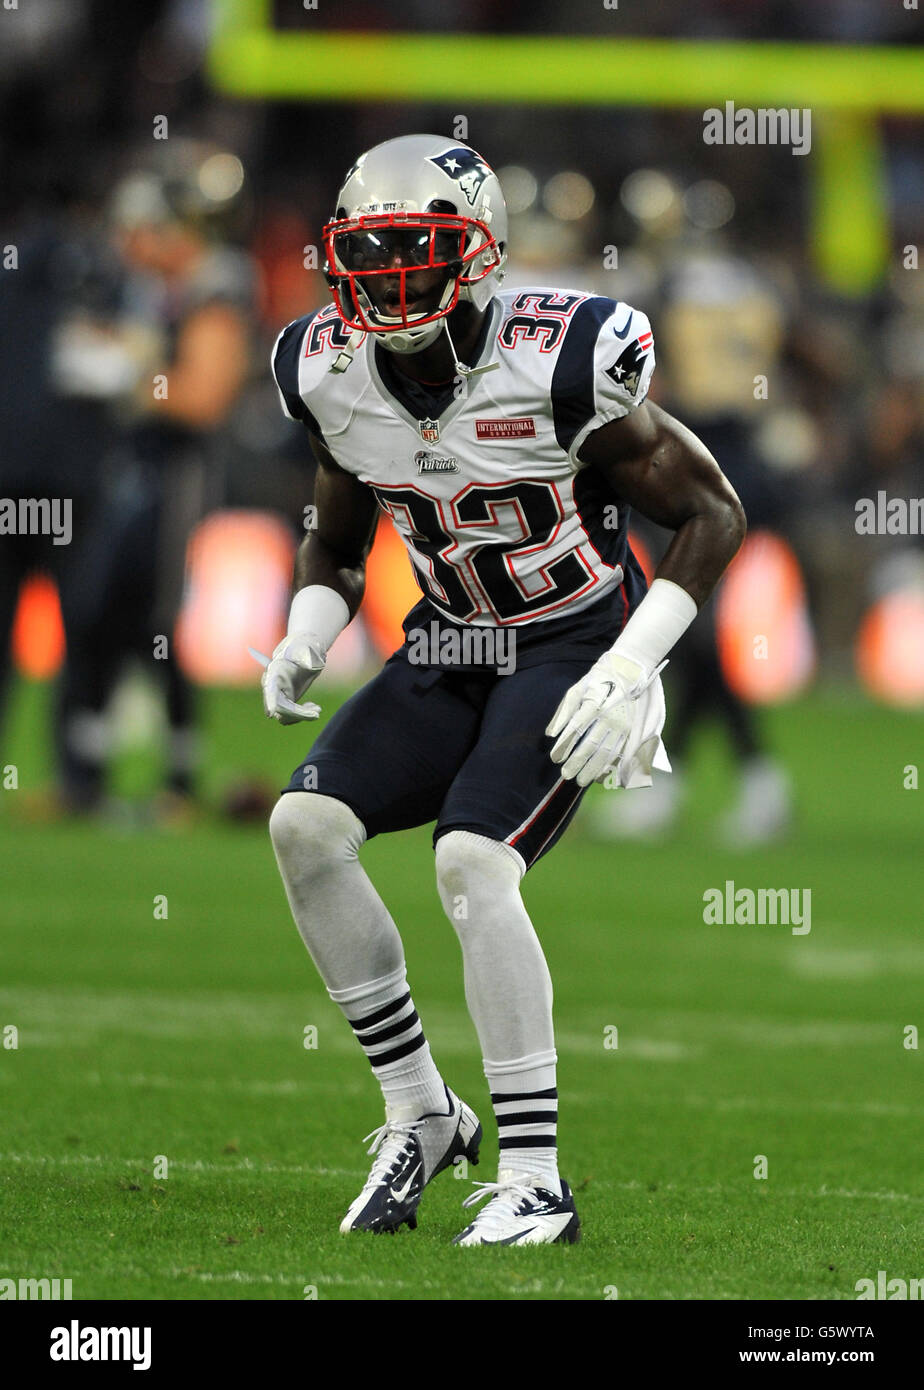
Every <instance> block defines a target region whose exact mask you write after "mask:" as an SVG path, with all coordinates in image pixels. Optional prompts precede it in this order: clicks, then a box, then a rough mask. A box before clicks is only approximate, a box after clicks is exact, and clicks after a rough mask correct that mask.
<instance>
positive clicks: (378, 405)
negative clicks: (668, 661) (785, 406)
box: [272, 288, 654, 626]
mask: <svg viewBox="0 0 924 1390" xmlns="http://www.w3.org/2000/svg"><path fill="white" fill-rule="evenodd" d="M349 338H350V331H349V329H347V328H346V327H345V326H344V324H343V323H342V322H341V320H340V318H339V317H338V314H337V310H336V308H335V307H334V306H333V305H331V306H329V307H328V308H325V309H322V310H320V312H318V313H316V314H313V315H308V316H307V317H305V318H301V319H296V320H295V321H294V322H293V323H291V324H289V325H288V327H287V328H285V329H284V330H283V332H282V333H281V334H280V336H279V338H278V339H277V342H276V345H275V347H274V349H273V356H272V361H273V372H274V375H275V378H276V383H277V385H278V387H279V392H280V397H281V400H282V405H283V409H284V410H285V413H286V414H287V415H288V416H289V417H290V418H291V419H293V420H300V421H302V422H303V423H304V424H305V425H306V426H308V428H309V429H310V430H311V431H312V432H313V433H314V434H316V435H318V436H319V437H320V438H321V439H322V440H323V442H324V443H325V444H326V446H327V448H328V449H329V450H330V453H331V454H332V455H333V457H334V459H335V460H336V462H337V463H338V464H339V466H340V467H341V468H343V469H345V470H346V471H347V472H349V473H352V474H354V475H355V476H356V477H357V478H358V479H359V480H360V481H361V482H363V483H366V484H367V485H368V486H369V487H370V488H372V490H373V491H374V493H375V496H376V498H377V499H378V503H379V506H380V507H381V508H382V510H383V511H384V512H386V513H387V514H388V515H389V516H390V517H391V519H392V520H393V522H394V524H395V527H396V528H397V530H398V532H399V534H400V535H401V537H402V539H403V540H404V543H405V545H406V546H407V549H408V553H409V555H410V558H411V562H412V564H413V567H414V572H415V574H416V576H417V579H418V582H419V584H420V587H421V589H422V590H423V593H424V594H425V595H426V597H427V598H428V599H429V600H430V602H431V603H432V604H433V605H434V606H435V607H436V608H437V609H438V610H439V611H440V612H441V613H443V614H445V615H446V616H447V617H448V618H450V619H451V620H453V621H456V622H461V623H467V624H474V625H477V626H508V625H523V624H530V623H534V622H539V621H544V620H548V619H552V618H561V617H563V616H566V615H568V614H573V613H578V612H580V611H581V610H582V609H584V608H586V607H588V606H589V605H591V604H593V603H596V602H597V601H598V600H599V599H602V598H603V597H604V596H605V595H606V594H609V593H611V592H613V591H615V590H617V589H618V588H619V586H620V585H622V584H623V581H624V578H625V570H626V564H627V560H629V559H630V558H631V557H630V552H629V549H628V536H627V512H628V509H627V508H626V507H625V506H623V505H621V504H620V503H619V501H618V499H617V498H615V497H614V496H613V494H612V491H611V490H610V489H608V488H607V487H606V486H605V485H604V483H603V480H602V479H601V478H600V476H599V475H598V474H597V473H596V471H595V470H594V469H592V468H586V467H584V466H583V465H582V463H581V461H580V460H579V458H578V452H579V450H580V448H581V445H582V444H583V442H584V440H585V439H586V438H587V436H588V435H589V434H590V433H591V432H592V431H594V430H596V429H598V428H599V427H600V426H601V425H605V424H607V423H608V422H609V421H611V420H618V419H620V418H622V417H623V416H625V415H627V414H629V413H630V412H631V411H633V410H635V409H637V407H638V406H639V405H640V404H641V402H642V401H643V400H644V399H645V397H646V395H647V393H648V386H649V383H650V380H651V374H652V371H653V369H654V347H653V343H652V334H651V327H650V325H649V322H648V319H647V318H646V316H645V315H644V314H643V313H642V312H641V311H640V310H638V309H633V308H632V307H630V306H629V305H627V304H622V303H618V302H616V301H614V300H612V299H607V298H604V297H603V296H600V295H593V294H585V293H579V292H576V291H575V292H572V291H568V290H555V289H547V288H536V289H525V290H524V289H516V290H510V291H506V292H504V293H501V294H498V295H497V296H495V298H494V299H493V300H492V301H491V303H490V305H489V307H488V311H487V314H486V319H485V325H484V329H483V332H482V335H481V339H480V350H479V354H478V357H477V361H476V362H475V363H474V366H475V367H476V368H477V367H483V366H485V365H486V364H489V363H491V362H492V361H493V362H494V363H496V369H495V370H491V371H488V372H482V373H481V374H479V375H472V376H471V377H469V378H468V379H466V380H464V381H463V380H461V379H460V381H459V384H458V387H457V388H456V390H455V392H454V395H453V398H452V399H451V400H450V402H449V404H448V405H447V406H446V408H445V409H444V410H442V412H441V413H440V414H439V418H438V419H434V418H432V416H431V415H430V414H429V413H425V412H423V411H421V413H420V417H419V418H418V417H417V416H415V415H414V414H413V413H412V411H411V410H409V409H408V408H407V406H406V405H405V404H403V403H402V401H401V400H399V399H398V398H397V397H396V395H395V394H394V393H393V392H392V391H391V390H390V389H389V387H388V385H387V384H386V379H385V378H386V376H387V372H385V371H383V364H382V361H381V355H382V350H381V349H379V351H378V353H377V352H376V345H375V343H374V341H373V339H372V337H371V336H370V335H367V336H366V337H365V339H364V340H363V342H362V343H361V345H360V346H359V348H358V350H357V351H356V354H355V357H354V360H353V362H352V363H351V365H350V366H349V367H348V369H347V370H346V371H342V372H332V371H331V367H332V365H333V363H334V362H335V361H336V360H337V358H338V356H339V354H340V352H341V351H342V350H343V348H344V347H345V346H346V344H347V342H348V341H349ZM386 365H387V364H386ZM627 608H628V603H627Z"/></svg>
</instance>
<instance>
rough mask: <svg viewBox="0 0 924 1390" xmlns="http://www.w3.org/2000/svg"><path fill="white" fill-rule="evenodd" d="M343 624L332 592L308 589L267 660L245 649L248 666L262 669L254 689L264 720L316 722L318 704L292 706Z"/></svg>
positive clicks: (346, 614) (342, 605)
mask: <svg viewBox="0 0 924 1390" xmlns="http://www.w3.org/2000/svg"><path fill="white" fill-rule="evenodd" d="M349 621H350V610H349V608H348V607H347V605H346V602H345V600H344V599H343V598H342V597H341V595H340V594H338V593H337V592H336V590H334V589H329V588H327V587H326V585H323V584H310V585H307V586H306V587H305V588H304V589H300V590H299V591H298V593H297V594H296V595H295V597H294V599H293V600H292V607H291V610H290V612H289V631H288V632H287V633H286V635H285V637H283V639H282V641H281V642H280V643H279V645H278V647H277V648H276V650H275V651H274V652H273V655H272V657H268V656H263V654H262V653H261V652H257V651H254V649H253V647H249V648H248V650H249V652H250V655H251V656H252V657H253V659H254V661H258V662H259V663H260V665H261V666H263V667H264V668H265V669H264V671H263V675H262V677H261V680H260V684H261V685H262V687H263V708H264V710H265V711H266V714H267V717H268V718H269V719H278V720H279V723H280V724H296V723H298V721H299V720H300V719H317V718H318V716H319V715H320V713H321V706H320V705H313V704H310V703H309V704H306V705H300V704H299V703H298V702H299V700H300V699H301V698H302V696H303V695H304V693H305V691H306V690H307V689H308V687H309V686H310V685H311V683H312V681H316V680H317V678H318V676H319V675H320V674H321V672H322V671H323V670H324V667H325V665H326V663H327V653H328V651H329V650H330V647H331V646H332V644H333V642H334V639H335V638H336V637H337V636H338V634H339V633H341V632H342V631H343V629H344V628H345V627H346V626H347V624H348V623H349Z"/></svg>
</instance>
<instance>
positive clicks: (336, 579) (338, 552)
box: [293, 435, 378, 618]
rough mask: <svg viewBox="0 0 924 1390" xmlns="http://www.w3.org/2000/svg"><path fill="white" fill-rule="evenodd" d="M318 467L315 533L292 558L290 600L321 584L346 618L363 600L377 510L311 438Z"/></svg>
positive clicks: (357, 483) (364, 491)
mask: <svg viewBox="0 0 924 1390" xmlns="http://www.w3.org/2000/svg"><path fill="white" fill-rule="evenodd" d="M311 447H312V449H313V451H314V456H315V458H316V459H317V462H318V470H317V474H316V476H315V485H314V506H315V516H316V519H317V525H316V527H315V528H314V529H313V530H311V531H309V532H308V534H307V536H306V537H305V539H304V540H303V541H302V543H301V545H300V546H299V548H298V551H297V553H296V556H295V579H294V583H293V594H297V593H298V592H299V591H300V590H301V589H305V588H307V587H308V585H309V584H323V585H326V587H327V588H329V589H333V590H334V592H335V593H338V594H340V596H341V597H342V598H343V600H344V602H345V603H346V605H347V608H348V609H349V611H350V617H351V618H352V617H354V616H355V614H356V611H357V609H358V608H359V605H360V604H361V603H362V600H363V592H364V590H365V586H366V557H367V556H368V554H369V551H370V550H371V548H372V541H373V538H374V536H375V526H376V521H377V519H378V505H377V503H376V500H375V497H374V495H373V494H372V492H371V491H370V489H369V488H368V487H366V486H365V484H364V483H361V482H360V481H359V479H358V478H356V477H354V475H353V474H352V473H347V472H345V470H344V469H342V468H341V467H340V466H339V465H338V464H337V462H336V460H335V459H334V456H333V454H332V453H331V452H330V450H329V449H328V448H327V447H326V445H325V444H324V443H323V442H322V441H321V440H320V439H318V438H317V436H316V435H312V436H311Z"/></svg>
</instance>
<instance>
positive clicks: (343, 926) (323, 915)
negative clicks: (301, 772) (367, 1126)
mask: <svg viewBox="0 0 924 1390" xmlns="http://www.w3.org/2000/svg"><path fill="white" fill-rule="evenodd" d="M270 834H271V836H272V840H273V848H274V850H275V852H276V861H277V863H278V865H279V872H280V873H281V875H282V880H283V883H284V884H285V889H286V894H287V896H288V899H289V906H290V907H291V909H292V915H293V917H294V918H295V923H296V926H297V927H298V930H299V933H300V935H301V938H302V940H303V941H304V943H305V945H306V947H307V948H308V951H309V953H310V955H311V958H312V960H313V961H314V963H315V965H316V966H317V969H318V973H319V974H320V976H321V979H322V980H323V981H324V983H325V985H326V986H327V991H328V993H329V994H330V996H331V998H332V999H333V1000H334V1001H335V1002H336V1003H338V1004H339V1005H340V1007H341V1008H342V1009H343V1012H344V1014H345V1015H346V1017H347V1019H348V1020H349V1021H350V1023H351V1024H353V1025H354V1031H357V1034H358V1036H359V1041H360V1043H361V1045H362V1047H363V1050H364V1051H365V1052H366V1056H367V1057H368V1058H369V1061H370V1063H371V1064H372V1068H373V1071H374V1073H375V1075H376V1077H377V1078H378V1080H379V1082H380V1084H381V1087H382V1094H383V1096H384V1098H385V1105H386V1113H387V1115H388V1118H389V1119H407V1118H416V1117H417V1115H419V1114H426V1113H428V1112H429V1111H432V1110H438V1111H445V1109H446V1091H445V1087H444V1084H443V1081H442V1078H441V1077H440V1074H439V1071H438V1070H437V1067H436V1064H435V1063H434V1061H433V1059H432V1057H431V1056H430V1047H429V1044H428V1043H427V1040H426V1038H425V1037H424V1034H423V1029H422V1027H421V1025H420V1022H419V1020H418V1018H417V1014H416V1011H415V1009H414V1005H413V1001H412V1000H411V997H410V993H409V991H408V988H407V981H406V976H405V965H404V949H403V947H402V945H401V938H400V936H399V935H398V929H397V927H396V926H395V924H394V922H393V921H392V919H391V916H390V915H389V912H388V909H387V908H386V906H385V904H384V903H383V902H382V899H381V898H380V897H379V895H378V893H377V892H376V891H375V889H374V888H373V886H372V884H371V882H370V881H369V878H368V876H367V875H366V872H365V870H364V869H363V868H362V866H361V865H360V863H359V858H358V854H359V848H360V846H361V845H362V844H363V842H364V840H365V838H366V832H365V830H364V828H363V825H362V822H361V821H360V820H359V819H358V818H357V817H356V816H355V815H354V814H353V812H352V811H351V810H350V808H349V806H346V805H345V804H344V803H343V802H342V801H337V800H336V799H335V798H334V797H329V796H319V795H317V794H316V793H314V792H287V793H286V794H285V795H284V796H283V797H282V798H281V799H280V801H278V802H277V804H276V806H275V807H274V809H273V814H272V816H271V817H270ZM405 996H406V997H405ZM399 1001H401V1002H399ZM361 1023H365V1026H364V1027H362V1028H359V1029H356V1027H355V1025H358V1024H361ZM395 1030H397V1031H395ZM386 1033H387V1034H389V1036H388V1037H384V1036H383V1035H384V1034H386ZM396 1052H400V1053H401V1055H400V1056H397V1057H396V1056H395V1055H394V1054H395V1053H396ZM377 1058H378V1059H382V1058H385V1059H387V1060H378V1061H377V1060H376V1059H377ZM412 1110H413V1111H414V1112H415V1113H414V1114H413V1115H412V1114H410V1113H409V1112H410V1111H412Z"/></svg>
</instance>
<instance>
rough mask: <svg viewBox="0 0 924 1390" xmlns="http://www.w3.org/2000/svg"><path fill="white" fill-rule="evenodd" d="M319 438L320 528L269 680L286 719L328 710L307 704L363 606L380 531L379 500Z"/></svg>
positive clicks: (300, 570) (298, 578) (306, 548)
mask: <svg viewBox="0 0 924 1390" xmlns="http://www.w3.org/2000/svg"><path fill="white" fill-rule="evenodd" d="M311 443H312V448H313V450H314V454H315V457H316V459H317V461H318V469H317V476H316V480H315V493H314V497H315V507H316V508H317V528H316V529H315V530H314V531H311V532H309V534H308V535H307V536H306V538H305V540H304V541H303V542H302V544H301V546H300V547H299V549H298V553H297V554H296V557H295V578H294V583H293V593H294V596H293V599H292V606H291V609H290V610H289V622H288V628H287V632H286V635H285V637H284V638H283V639H282V641H281V642H280V643H279V645H278V646H277V648H276V650H275V651H274V652H273V655H272V659H271V660H270V661H269V662H268V663H267V666H266V670H265V671H264V672H263V681H262V684H263V707H264V709H265V711H266V714H267V716H268V717H269V718H271V719H277V720H278V721H279V722H280V724H293V723H296V722H298V721H299V720H300V719H316V718H317V717H318V715H319V714H320V708H319V706H318V705H314V704H305V705H301V704H299V701H300V700H301V698H302V696H303V695H304V694H305V691H306V690H307V689H308V687H309V686H310V685H311V684H312V682H313V681H315V680H317V678H318V676H319V675H320V674H321V672H322V671H323V669H324V666H325V664H326V662H327V653H328V651H329V650H330V647H331V645H332V643H333V641H334V639H335V638H336V637H337V636H339V634H340V633H341V632H342V631H343V629H344V628H345V627H346V626H347V624H348V623H349V621H350V619H351V618H352V617H353V615H354V614H355V613H356V610H357V609H358V608H359V605H360V604H361V603H362V598H363V592H364V589H365V583H366V557H367V555H368V554H369V551H370V549H371V548H372V541H373V537H374V536H375V524H376V516H377V505H376V501H375V497H374V495H373V494H372V492H371V491H370V489H369V488H367V487H366V486H365V485H364V484H363V483H361V482H359V481H358V479H356V478H355V477H354V476H353V475H352V474H350V473H347V472H345V471H344V470H343V469H342V468H340V467H338V465H337V462H336V460H335V459H334V457H333V455H332V454H331V452H330V450H329V449H328V448H327V447H326V446H325V445H324V444H323V442H322V441H321V440H320V439H318V438H317V436H315V435H313V434H312V436H311Z"/></svg>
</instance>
